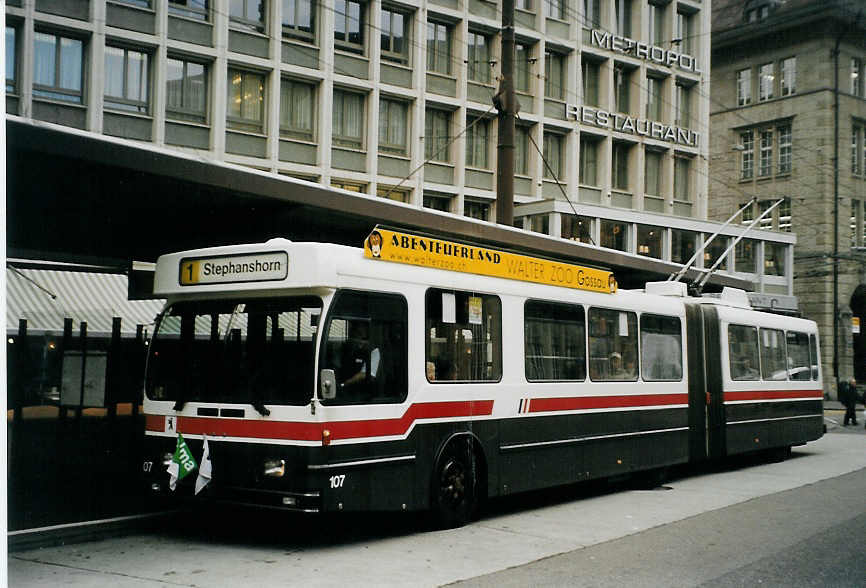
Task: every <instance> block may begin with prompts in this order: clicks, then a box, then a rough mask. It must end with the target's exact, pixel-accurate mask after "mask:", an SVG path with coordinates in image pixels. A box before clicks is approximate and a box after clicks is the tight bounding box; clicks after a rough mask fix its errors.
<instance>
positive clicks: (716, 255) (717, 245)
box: [704, 235, 729, 271]
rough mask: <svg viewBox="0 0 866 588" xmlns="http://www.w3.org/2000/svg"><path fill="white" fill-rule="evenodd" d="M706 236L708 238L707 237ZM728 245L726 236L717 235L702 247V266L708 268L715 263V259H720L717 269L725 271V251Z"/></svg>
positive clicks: (726, 257)
mask: <svg viewBox="0 0 866 588" xmlns="http://www.w3.org/2000/svg"><path fill="white" fill-rule="evenodd" d="M707 238H708V239H709V237H707ZM728 246H729V243H728V238H727V237H722V236H721V235H719V236H717V237H716V238H715V239H713V240H712V242H711V243H710V244H709V245H707V246H706V247H705V248H704V267H705V268H707V269H709V268H711V267H713V266H714V265H716V262H717V261H719V260H721V263H719V265H718V266H717V269H719V270H721V271H727V269H728V256H727V255H726V253H725V252H726V251H727V249H728Z"/></svg>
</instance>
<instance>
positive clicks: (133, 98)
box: [105, 46, 150, 114]
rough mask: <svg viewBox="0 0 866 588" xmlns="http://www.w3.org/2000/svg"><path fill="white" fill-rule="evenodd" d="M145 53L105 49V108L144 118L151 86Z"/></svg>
mask: <svg viewBox="0 0 866 588" xmlns="http://www.w3.org/2000/svg"><path fill="white" fill-rule="evenodd" d="M148 64H149V59H148V55H147V53H144V52H143V51H136V50H134V49H126V48H121V47H111V46H106V47H105V107H106V108H112V109H117V110H127V111H130V112H138V113H140V114H147V112H148V106H149V105H148V99H147V96H148V92H147V89H148V84H149V82H150V69H149V66H148Z"/></svg>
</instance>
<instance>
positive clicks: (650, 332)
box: [640, 314, 683, 382]
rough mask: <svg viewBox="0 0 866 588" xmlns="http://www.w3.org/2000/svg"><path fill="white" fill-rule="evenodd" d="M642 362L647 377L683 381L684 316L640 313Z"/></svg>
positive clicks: (655, 379) (644, 377)
mask: <svg viewBox="0 0 866 588" xmlns="http://www.w3.org/2000/svg"><path fill="white" fill-rule="evenodd" d="M640 364H641V372H642V373H643V379H644V380H646V381H648V382H651V381H679V380H682V378H683V338H682V331H681V329H680V319H678V318H677V317H674V316H658V315H653V314H643V315H641V317H640Z"/></svg>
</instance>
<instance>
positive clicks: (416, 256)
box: [364, 227, 616, 294]
mask: <svg viewBox="0 0 866 588" xmlns="http://www.w3.org/2000/svg"><path fill="white" fill-rule="evenodd" d="M364 256H365V257H368V258H370V259H384V260H386V261H394V262H398V263H407V264H410V265H419V266H423V267H432V268H437V269H445V270H451V271H455V272H464V273H469V274H478V275H483V276H491V277H494V278H507V279H511V280H521V281H524V282H535V283H537V284H548V285H551V286H564V287H566V288H576V289H579V290H589V291H591V292H602V293H605V294H607V293H610V294H612V293H614V292H616V280H615V279H614V277H613V273H612V272H609V271H606V270H600V269H596V268H591V267H583V266H579V265H573V264H569V263H562V262H558V261H551V260H549V259H542V258H539V257H530V256H528V255H520V254H517V253H510V252H507V251H499V250H496V249H488V248H485V247H478V246H476V245H469V244H466V243H459V242H454V241H447V240H444V239H435V238H432V237H426V236H422V235H413V234H411V233H400V232H397V231H392V230H388V229H384V228H380V227H376V228H375V229H374V230H373V232H371V233H370V235H369V236H368V237H367V239H365V241H364Z"/></svg>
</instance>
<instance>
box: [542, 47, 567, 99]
mask: <svg viewBox="0 0 866 588" xmlns="http://www.w3.org/2000/svg"><path fill="white" fill-rule="evenodd" d="M565 59H566V56H565V55H564V54H563V53H557V52H556V51H546V52H545V53H544V95H545V96H546V97H547V98H553V99H554V100H563V99H564V98H565V85H566V82H565V79H566V78H565Z"/></svg>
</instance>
